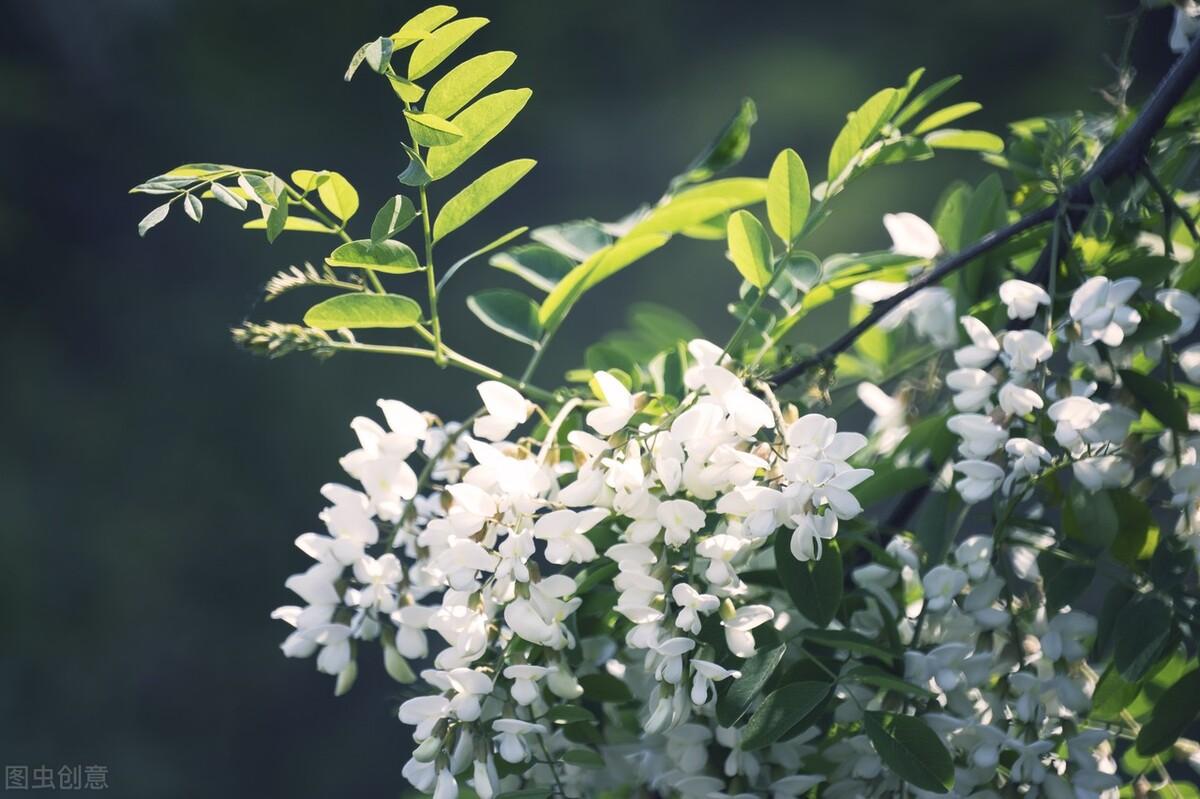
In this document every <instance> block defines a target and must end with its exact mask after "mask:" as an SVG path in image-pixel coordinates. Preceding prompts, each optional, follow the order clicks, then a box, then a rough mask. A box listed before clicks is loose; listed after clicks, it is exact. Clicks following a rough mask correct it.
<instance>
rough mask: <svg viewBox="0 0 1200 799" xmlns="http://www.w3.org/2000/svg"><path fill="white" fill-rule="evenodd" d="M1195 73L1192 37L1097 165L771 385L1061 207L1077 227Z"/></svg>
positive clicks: (1198, 45) (1040, 265)
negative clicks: (1101, 187) (1096, 188)
mask: <svg viewBox="0 0 1200 799" xmlns="http://www.w3.org/2000/svg"><path fill="white" fill-rule="evenodd" d="M1197 75H1200V40H1197V41H1196V42H1193V43H1192V45H1191V46H1190V47H1189V48H1188V50H1187V52H1186V53H1184V55H1183V56H1182V57H1181V58H1180V59H1179V60H1178V61H1176V62H1175V64H1174V65H1173V66H1172V67H1171V69H1170V70H1169V71H1168V72H1167V74H1166V76H1165V77H1163V79H1162V81H1161V82H1160V83H1159V84H1158V86H1157V88H1155V90H1154V93H1153V94H1152V95H1151V96H1150V99H1149V100H1148V101H1147V103H1146V105H1145V107H1144V108H1143V109H1142V113H1141V114H1139V115H1138V118H1137V120H1136V121H1135V122H1134V123H1133V124H1132V125H1131V126H1130V127H1129V130H1127V131H1126V132H1125V134H1124V135H1123V136H1121V138H1119V139H1117V141H1116V143H1114V144H1113V145H1112V146H1111V147H1109V148H1107V149H1106V150H1105V151H1104V152H1102V153H1101V154H1100V157H1099V158H1098V159H1096V163H1095V165H1093V166H1092V168H1091V169H1090V170H1088V172H1087V173H1086V174H1085V175H1084V176H1083V177H1082V178H1080V179H1079V181H1078V182H1076V183H1075V184H1074V185H1072V186H1071V187H1070V188H1069V189H1068V190H1067V191H1066V192H1065V193H1064V194H1063V195H1062V196H1061V197H1060V198H1059V199H1058V200H1056V201H1055V202H1053V203H1051V204H1050V205H1048V206H1046V207H1045V208H1042V209H1041V210H1038V211H1035V212H1033V213H1031V214H1028V215H1026V216H1023V217H1021V218H1020V219H1018V220H1017V221H1016V222H1013V223H1012V224H1011V225H1007V226H1005V227H1003V228H1000V229H999V230H994V231H992V232H991V233H988V234H987V235H986V236H984V237H982V238H981V239H979V240H978V241H976V242H975V243H974V244H972V245H971V246H969V247H967V248H966V249H963V250H960V251H959V252H957V253H955V254H954V255H951V256H950V257H949V258H946V259H944V260H943V261H942V262H941V263H939V264H938V265H937V266H936V267H935V268H934V269H931V270H930V271H929V272H926V273H925V274H924V275H923V276H921V277H920V278H918V279H916V280H914V281H913V282H912V283H910V284H909V285H908V287H907V288H905V289H904V290H903V291H900V292H897V293H896V294H894V295H893V296H891V297H889V298H887V299H885V300H882V301H880V302H877V303H875V305H874V306H873V307H872V308H871V312H870V313H868V314H867V315H866V316H865V317H863V319H862V321H860V322H859V323H858V324H856V325H854V326H853V327H851V328H850V329H849V330H847V331H846V332H845V333H843V334H842V335H840V336H838V337H837V338H836V339H834V341H833V342H832V343H830V344H828V345H827V346H825V347H824V348H823V349H821V350H820V351H818V352H817V353H815V354H813V355H810V356H809V357H807V358H804V359H802V360H800V361H797V362H796V363H794V364H792V365H791V366H789V367H787V368H785V369H783V370H781V371H779V372H777V373H775V374H773V375H771V376H770V377H768V378H767V382H768V383H769V384H771V385H773V386H781V385H783V384H785V383H788V382H790V381H792V380H795V379H796V378H797V377H800V376H801V375H803V374H805V373H806V372H808V371H809V370H810V369H812V368H813V367H815V366H819V365H821V364H824V363H827V362H829V360H830V359H832V358H833V357H834V356H836V355H837V354H838V353H841V352H845V351H846V350H847V349H849V348H850V347H851V346H853V345H854V342H855V341H857V340H858V339H859V338H860V337H861V336H862V335H863V334H864V333H866V332H867V331H868V330H870V329H871V328H872V327H874V326H875V325H876V324H877V323H878V322H879V320H881V319H883V318H884V317H885V316H887V315H888V313H889V312H891V311H892V309H894V308H896V307H897V306H898V305H900V304H901V303H902V302H904V301H905V300H907V299H908V298H909V297H911V296H913V295H914V294H916V293H917V292H919V291H921V290H922V289H924V288H926V287H928V286H931V285H933V284H935V283H939V282H941V281H942V279H944V278H946V277H948V276H949V275H952V274H954V273H955V272H957V271H958V270H960V269H962V268H963V267H965V266H967V265H968V264H969V263H971V262H972V261H974V260H975V259H976V258H979V257H980V256H982V255H985V254H986V253H988V252H990V251H992V250H994V249H996V248H997V247H999V246H1000V245H1001V244H1004V243H1005V242H1006V241H1008V240H1010V239H1012V238H1014V237H1015V236H1017V235H1019V234H1021V233H1024V232H1025V231H1027V230H1029V229H1031V228H1034V227H1037V226H1039V225H1043V224H1045V223H1047V222H1050V221H1052V220H1055V219H1056V218H1058V217H1059V215H1060V213H1062V216H1063V219H1062V221H1061V222H1059V224H1066V225H1068V226H1069V227H1070V228H1072V229H1073V228H1076V227H1078V225H1079V223H1080V222H1082V220H1083V216H1084V214H1086V213H1087V211H1088V209H1089V208H1091V206H1092V202H1093V199H1092V193H1091V188H1092V185H1093V184H1095V183H1096V182H1100V183H1107V182H1109V181H1111V180H1113V179H1114V178H1117V177H1120V176H1121V175H1127V174H1132V173H1134V172H1137V171H1138V170H1139V169H1140V168H1141V164H1142V157H1143V155H1144V154H1145V152H1146V150H1147V149H1148V148H1149V146H1150V142H1151V141H1153V139H1154V136H1155V134H1156V133H1158V131H1159V130H1161V129H1162V126H1163V124H1164V123H1165V122H1166V119H1167V114H1169V113H1170V111H1171V109H1172V108H1174V107H1175V105H1176V104H1177V103H1178V102H1179V101H1180V99H1181V98H1182V97H1183V95H1184V93H1185V92H1186V91H1187V90H1188V87H1190V86H1191V85H1192V82H1193V81H1194V80H1195V79H1196V76H1197ZM1060 249H1061V248H1060ZM1051 250H1052V248H1051V247H1049V246H1048V247H1047V248H1046V249H1045V250H1043V251H1042V254H1041V256H1039V258H1038V260H1037V263H1036V264H1035V265H1034V267H1033V269H1032V270H1031V271H1030V273H1029V275H1028V279H1029V282H1031V283H1037V284H1039V285H1041V284H1044V283H1045V282H1046V279H1047V278H1048V276H1049V274H1050V271H1051V261H1052V260H1055V261H1056V260H1057V257H1056V255H1054V254H1052V252H1051Z"/></svg>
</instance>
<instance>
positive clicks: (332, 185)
mask: <svg viewBox="0 0 1200 799" xmlns="http://www.w3.org/2000/svg"><path fill="white" fill-rule="evenodd" d="M317 196H318V197H320V198H321V204H322V205H324V206H325V207H326V208H328V209H329V212H330V213H331V214H333V215H334V216H336V217H337V218H338V219H340V220H342V221H343V222H345V221H347V220H348V219H349V218H350V217H352V216H354V212H355V211H357V210H358V192H357V191H355V190H354V187H353V186H351V185H350V181H348V180H346V179H345V178H344V177H342V175H341V174H340V173H338V172H330V173H329V178H328V180H326V181H324V182H323V183H321V184H320V185H319V186H317Z"/></svg>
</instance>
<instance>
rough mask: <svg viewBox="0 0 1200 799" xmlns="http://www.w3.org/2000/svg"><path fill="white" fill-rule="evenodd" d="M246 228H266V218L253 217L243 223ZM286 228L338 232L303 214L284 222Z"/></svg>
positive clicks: (299, 231)
mask: <svg viewBox="0 0 1200 799" xmlns="http://www.w3.org/2000/svg"><path fill="white" fill-rule="evenodd" d="M242 227H243V228H245V229H246V230H265V229H266V227H267V220H266V219H251V220H250V221H249V222H247V223H245V224H244V225H242ZM283 229H284V230H290V231H293V232H298V233H336V232H337V231H335V230H334V229H333V228H331V227H329V226H328V225H326V224H324V223H323V222H318V221H317V220H315V219H308V218H307V217H303V216H291V215H289V216H288V218H287V219H286V220H285V221H284V223H283Z"/></svg>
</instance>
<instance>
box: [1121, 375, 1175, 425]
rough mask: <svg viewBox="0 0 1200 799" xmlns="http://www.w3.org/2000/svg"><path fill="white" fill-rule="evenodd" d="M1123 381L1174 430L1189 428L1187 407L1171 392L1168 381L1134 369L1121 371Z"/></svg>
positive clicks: (1148, 408)
mask: <svg viewBox="0 0 1200 799" xmlns="http://www.w3.org/2000/svg"><path fill="white" fill-rule="evenodd" d="M1120 375H1121V382H1122V383H1123V384H1124V385H1125V388H1127V389H1129V391H1130V393H1131V394H1133V396H1134V397H1136V398H1137V401H1138V402H1140V403H1141V404H1142V407H1144V408H1145V409H1146V410H1148V411H1149V412H1150V413H1151V415H1153V416H1154V418H1155V419H1158V421H1160V422H1162V423H1163V424H1165V425H1166V426H1167V427H1169V428H1171V429H1172V430H1177V431H1179V432H1181V433H1186V432H1187V430H1188V418H1187V407H1186V406H1185V405H1184V403H1182V402H1180V400H1179V398H1178V397H1176V396H1174V395H1173V394H1172V393H1171V389H1170V388H1168V387H1167V384H1166V383H1163V382H1161V381H1158V380H1155V379H1154V378H1153V377H1147V376H1146V375H1144V374H1140V373H1138V372H1135V371H1133V370H1132V369H1122V370H1121V371H1120Z"/></svg>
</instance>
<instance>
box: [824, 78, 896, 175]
mask: <svg viewBox="0 0 1200 799" xmlns="http://www.w3.org/2000/svg"><path fill="white" fill-rule="evenodd" d="M899 99H900V98H899V94H898V92H897V91H896V90H895V89H883V90H881V91H879V92H876V93H875V94H873V95H872V96H871V97H870V99H868V100H867V101H866V102H865V103H863V104H862V105H861V106H859V108H858V110H857V111H853V112H852V113H851V114H850V119H849V120H848V121H847V122H846V125H845V127H843V128H842V130H841V132H839V133H838V135H837V138H836V139H834V141H833V148H832V149H831V150H830V152H829V181H830V182H831V183H832V182H833V181H835V180H837V178H838V177H839V176H840V175H841V174H842V172H844V171H845V169H846V167H848V166H849V165H850V162H851V160H853V158H854V157H855V156H856V155H858V153H859V152H860V151H861V150H862V149H863V148H864V147H866V146H867V145H869V144H870V143H871V142H872V141H874V140H875V137H876V136H877V135H878V134H879V130H880V128H882V127H883V125H884V123H885V122H887V121H888V120H889V119H891V118H892V115H893V114H895V113H896V105H897V102H898V100H899Z"/></svg>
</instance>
